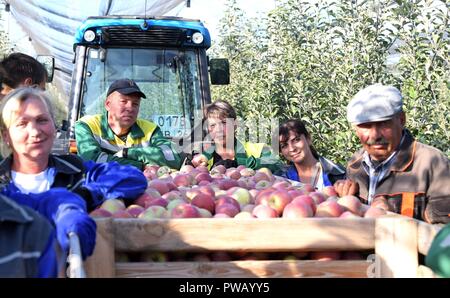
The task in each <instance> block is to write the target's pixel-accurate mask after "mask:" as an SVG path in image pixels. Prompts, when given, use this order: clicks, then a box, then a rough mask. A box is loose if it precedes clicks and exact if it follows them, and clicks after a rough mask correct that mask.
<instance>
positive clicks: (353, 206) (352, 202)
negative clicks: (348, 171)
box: [337, 195, 364, 216]
mask: <svg viewBox="0 0 450 298" xmlns="http://www.w3.org/2000/svg"><path fill="white" fill-rule="evenodd" d="M337 203H338V204H339V205H341V206H342V207H344V209H345V210H347V211H350V212H352V213H354V214H356V215H358V216H363V214H364V212H363V210H362V209H361V201H360V200H359V199H358V198H357V197H355V196H350V195H348V196H343V197H341V198H339V199H338V201H337Z"/></svg>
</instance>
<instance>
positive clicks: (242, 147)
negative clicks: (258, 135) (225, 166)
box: [203, 140, 282, 173]
mask: <svg viewBox="0 0 450 298" xmlns="http://www.w3.org/2000/svg"><path fill="white" fill-rule="evenodd" d="M234 150H235V160H236V162H237V164H238V165H244V166H246V167H247V168H251V169H254V170H257V169H260V168H263V167H266V168H269V169H270V170H271V171H272V173H277V172H279V171H280V169H281V167H282V164H281V161H280V160H279V158H278V157H276V156H274V155H273V154H272V150H271V149H270V147H269V146H267V145H266V144H264V143H250V142H244V143H242V142H241V141H239V140H235V149H234ZM214 151H215V146H214V145H212V146H210V147H209V148H208V149H207V150H205V151H204V152H203V154H204V155H205V156H206V157H207V158H208V169H209V170H210V169H211V168H212V167H213V166H214V164H215V163H216V162H217V161H215V160H214V157H213V153H214Z"/></svg>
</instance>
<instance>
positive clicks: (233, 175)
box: [225, 169, 241, 180]
mask: <svg viewBox="0 0 450 298" xmlns="http://www.w3.org/2000/svg"><path fill="white" fill-rule="evenodd" d="M225 175H226V176H227V177H228V178H230V179H234V180H238V179H239V178H241V173H239V170H237V169H228V170H227V171H226V172H225Z"/></svg>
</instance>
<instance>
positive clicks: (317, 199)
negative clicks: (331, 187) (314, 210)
mask: <svg viewBox="0 0 450 298" xmlns="http://www.w3.org/2000/svg"><path fill="white" fill-rule="evenodd" d="M308 196H310V197H311V198H312V199H313V200H314V203H315V204H316V205H319V204H320V203H322V202H325V201H326V200H327V197H326V196H325V195H324V194H323V193H321V192H318V191H313V192H310V193H309V194H308Z"/></svg>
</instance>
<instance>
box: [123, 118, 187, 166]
mask: <svg viewBox="0 0 450 298" xmlns="http://www.w3.org/2000/svg"><path fill="white" fill-rule="evenodd" d="M128 158H131V159H133V160H137V161H139V162H142V163H143V164H145V165H147V164H156V165H159V166H168V167H170V168H172V169H179V168H180V167H181V162H182V160H181V155H180V154H179V153H178V152H177V150H176V149H175V145H174V144H173V143H172V142H171V141H170V140H168V139H167V138H166V137H164V136H163V134H162V132H161V129H160V128H159V127H157V128H156V129H155V131H154V132H153V134H152V136H151V139H150V146H148V147H132V148H128Z"/></svg>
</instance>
